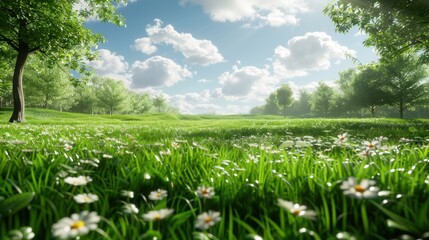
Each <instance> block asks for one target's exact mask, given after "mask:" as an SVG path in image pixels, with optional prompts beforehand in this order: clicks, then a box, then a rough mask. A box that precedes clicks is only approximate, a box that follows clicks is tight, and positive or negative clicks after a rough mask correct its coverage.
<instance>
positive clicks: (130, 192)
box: [121, 190, 134, 198]
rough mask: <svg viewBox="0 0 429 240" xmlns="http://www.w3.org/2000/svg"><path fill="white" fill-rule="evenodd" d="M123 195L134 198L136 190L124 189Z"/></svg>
mask: <svg viewBox="0 0 429 240" xmlns="http://www.w3.org/2000/svg"><path fill="white" fill-rule="evenodd" d="M121 195H122V196H124V197H127V198H134V192H132V191H127V190H122V191H121Z"/></svg>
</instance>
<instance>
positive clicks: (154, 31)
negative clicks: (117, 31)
mask: <svg viewBox="0 0 429 240" xmlns="http://www.w3.org/2000/svg"><path fill="white" fill-rule="evenodd" d="M146 33H147V35H148V37H145V38H139V39H136V40H135V41H134V48H135V49H136V50H139V51H141V52H143V53H145V54H152V53H154V52H156V50H157V48H156V46H155V44H161V43H164V44H167V45H170V46H172V47H173V48H174V49H175V50H176V51H179V52H180V53H182V54H183V56H184V57H185V58H186V60H187V61H188V62H190V63H192V64H198V65H203V66H207V65H210V64H215V63H219V62H222V61H223V60H224V59H223V56H222V55H221V54H220V53H219V50H218V48H217V47H216V46H215V45H214V44H213V43H212V42H211V41H209V40H205V39H196V38H194V37H193V36H192V35H191V34H190V33H181V32H177V31H176V30H175V29H174V27H173V26H172V25H170V24H169V25H167V26H163V23H162V21H161V20H159V19H155V24H154V25H148V26H147V27H146Z"/></svg>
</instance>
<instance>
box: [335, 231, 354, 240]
mask: <svg viewBox="0 0 429 240" xmlns="http://www.w3.org/2000/svg"><path fill="white" fill-rule="evenodd" d="M335 237H336V238H337V239H345V240H356V237H354V236H353V235H351V234H350V233H348V232H339V233H337V234H336V235H335Z"/></svg>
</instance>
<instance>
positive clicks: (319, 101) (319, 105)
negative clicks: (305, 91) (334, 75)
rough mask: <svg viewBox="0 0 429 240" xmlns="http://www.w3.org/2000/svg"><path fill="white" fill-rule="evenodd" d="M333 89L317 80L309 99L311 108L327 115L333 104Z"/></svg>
mask: <svg viewBox="0 0 429 240" xmlns="http://www.w3.org/2000/svg"><path fill="white" fill-rule="evenodd" d="M333 99H334V90H333V89H332V88H331V87H329V86H328V85H326V83H324V82H319V85H318V86H317V89H316V91H315V92H314V93H313V96H312V99H311V109H312V110H313V111H315V112H316V113H319V114H321V115H323V116H324V117H327V116H328V114H329V113H330V111H331V109H332V106H333Z"/></svg>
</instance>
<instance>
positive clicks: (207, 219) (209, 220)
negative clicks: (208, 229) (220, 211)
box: [204, 217, 213, 224]
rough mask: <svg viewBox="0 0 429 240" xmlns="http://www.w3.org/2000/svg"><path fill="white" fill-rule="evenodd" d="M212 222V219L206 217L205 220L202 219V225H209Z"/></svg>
mask: <svg viewBox="0 0 429 240" xmlns="http://www.w3.org/2000/svg"><path fill="white" fill-rule="evenodd" d="M212 221H213V219H212V218H211V217H206V219H204V223H205V224H209V223H211V222H212Z"/></svg>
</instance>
